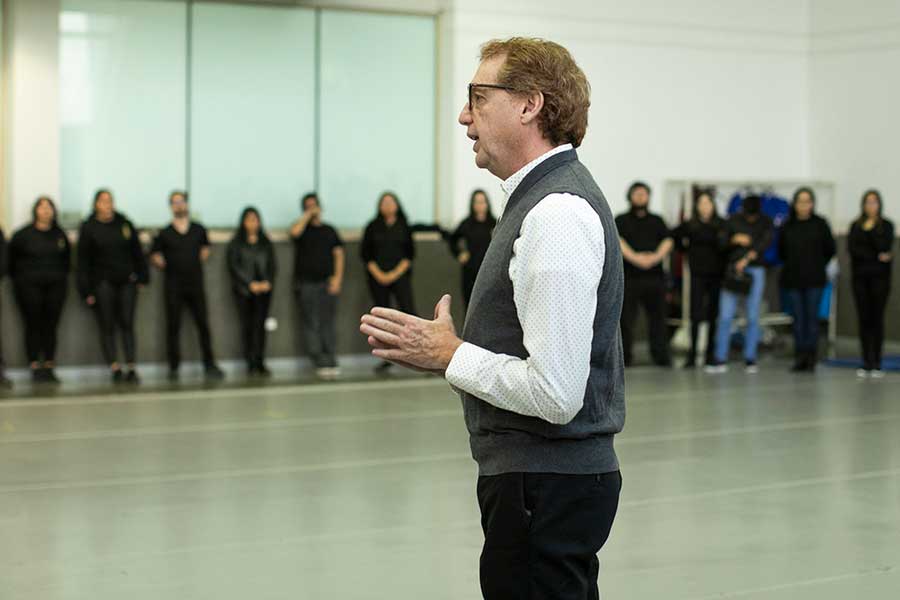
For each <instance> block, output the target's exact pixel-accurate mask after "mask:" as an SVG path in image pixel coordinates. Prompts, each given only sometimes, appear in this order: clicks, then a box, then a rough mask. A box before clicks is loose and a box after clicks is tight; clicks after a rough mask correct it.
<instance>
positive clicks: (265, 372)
mask: <svg viewBox="0 0 900 600" xmlns="http://www.w3.org/2000/svg"><path fill="white" fill-rule="evenodd" d="M227 261H228V272H229V274H230V275H231V287H232V290H233V291H234V300H235V304H236V305H237V310H238V317H239V318H240V321H241V340H242V342H243V346H244V358H245V359H246V361H247V374H248V375H251V376H253V375H259V376H263V377H268V376H270V375H271V372H270V371H269V369H268V368H267V367H266V364H265V349H266V319H268V317H269V306H270V304H271V302H272V285H273V283H274V281H275V247H274V246H273V245H272V242H271V241H270V240H269V238H268V236H267V235H266V232H265V230H264V229H263V227H262V220H261V219H260V216H259V211H257V210H256V209H255V208H253V207H247V208H245V209H244V211H243V212H242V213H241V220H240V224H239V225H238V230H237V232H235V234H234V237H233V238H232V240H231V242H229V244H228V250H227Z"/></svg>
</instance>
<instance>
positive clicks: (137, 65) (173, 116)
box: [60, 0, 187, 226]
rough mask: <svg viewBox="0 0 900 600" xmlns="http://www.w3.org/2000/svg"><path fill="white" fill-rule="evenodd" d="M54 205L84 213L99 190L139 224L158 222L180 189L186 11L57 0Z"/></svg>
mask: <svg viewBox="0 0 900 600" xmlns="http://www.w3.org/2000/svg"><path fill="white" fill-rule="evenodd" d="M61 9H62V10H61V13H60V111H61V114H60V119H61V128H62V130H61V132H60V164H61V173H60V178H61V197H60V204H61V210H62V211H64V212H66V213H73V212H80V213H82V214H84V213H87V212H88V211H89V210H90V205H91V197H92V195H93V193H94V190H96V189H97V188H99V187H108V188H110V189H112V191H113V193H114V195H115V196H116V199H117V202H118V205H119V208H120V209H122V210H123V211H124V212H126V213H128V215H129V216H130V217H132V218H133V219H134V221H135V223H136V224H138V225H139V226H148V225H156V224H160V223H163V222H165V221H166V219H167V218H168V214H169V213H168V205H167V196H168V193H169V191H170V190H172V189H173V188H176V187H183V186H184V185H185V131H186V118H185V115H186V112H187V111H186V104H185V87H186V84H185V78H186V61H187V58H186V57H187V54H186V41H185V38H186V29H187V24H186V18H187V14H186V11H187V9H186V7H185V4H184V3H181V2H158V1H155V0H62V3H61Z"/></svg>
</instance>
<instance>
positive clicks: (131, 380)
mask: <svg viewBox="0 0 900 600" xmlns="http://www.w3.org/2000/svg"><path fill="white" fill-rule="evenodd" d="M140 382H141V378H140V377H138V374H137V371H135V370H133V369H132V370H131V371H128V375H126V376H125V383H127V384H128V385H137V384H139V383H140Z"/></svg>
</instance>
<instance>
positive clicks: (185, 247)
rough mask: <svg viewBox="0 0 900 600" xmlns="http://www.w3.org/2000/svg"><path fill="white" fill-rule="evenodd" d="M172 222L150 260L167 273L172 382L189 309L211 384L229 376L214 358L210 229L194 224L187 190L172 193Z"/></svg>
mask: <svg viewBox="0 0 900 600" xmlns="http://www.w3.org/2000/svg"><path fill="white" fill-rule="evenodd" d="M169 208H170V209H171V210H172V216H173V219H172V223H171V224H170V225H169V226H168V227H166V228H165V229H163V230H162V231H160V232H159V234H158V235H157V236H156V239H154V240H153V247H152V249H151V250H150V260H151V262H152V263H153V264H154V266H156V268H158V269H160V270H162V271H165V273H166V284H165V292H164V293H165V302H166V348H167V353H168V358H169V380H170V381H177V380H178V368H179V366H180V365H181V348H180V334H181V313H182V312H183V311H184V308H185V306H187V308H188V310H189V311H190V313H191V315H192V316H193V318H194V323H195V324H196V325H197V335H198V337H199V338H200V350H201V353H202V356H203V367H204V373H205V376H206V379H207V380H208V381H219V380H221V379H223V378H224V377H225V374H224V373H223V372H222V370H221V369H220V368H219V367H218V366H217V365H216V362H215V359H214V358H213V351H212V339H211V337H212V336H211V335H210V332H209V318H208V316H207V310H206V289H205V286H204V283H203V263H205V262H206V261H207V259H209V237H208V236H207V235H206V228H205V227H203V225H201V224H200V223H196V222H193V221H191V216H190V210H189V208H188V195H187V192H184V191H174V192H172V193H171V194H169Z"/></svg>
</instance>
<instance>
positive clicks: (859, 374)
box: [856, 369, 869, 379]
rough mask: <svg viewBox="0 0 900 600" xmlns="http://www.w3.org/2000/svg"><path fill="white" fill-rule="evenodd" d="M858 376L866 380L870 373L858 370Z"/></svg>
mask: <svg viewBox="0 0 900 600" xmlns="http://www.w3.org/2000/svg"><path fill="white" fill-rule="evenodd" d="M856 376H857V377H859V378H860V379H866V378H867V377H868V376H869V372H868V371H866V370H865V369H857V370H856Z"/></svg>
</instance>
